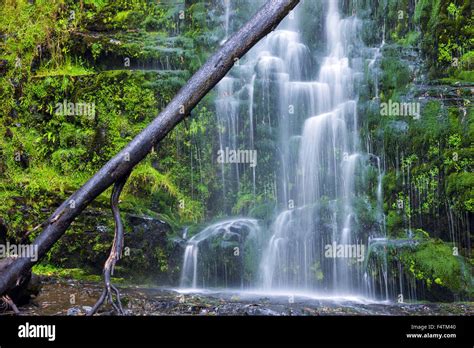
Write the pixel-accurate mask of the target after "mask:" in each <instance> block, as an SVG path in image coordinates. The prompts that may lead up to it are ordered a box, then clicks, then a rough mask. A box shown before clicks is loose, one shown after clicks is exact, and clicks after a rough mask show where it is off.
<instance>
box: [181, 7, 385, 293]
mask: <svg viewBox="0 0 474 348" xmlns="http://www.w3.org/2000/svg"><path fill="white" fill-rule="evenodd" d="M225 4H226V7H225V28H226V38H227V35H228V30H229V29H228V28H229V13H230V9H229V1H225ZM299 7H300V6H299ZM326 8H327V9H326V16H325V17H326V18H325V33H326V53H325V54H324V55H325V56H324V55H323V56H322V57H321V58H320V59H319V67H318V64H317V59H314V55H313V53H312V52H311V51H310V49H309V47H308V46H307V45H305V43H304V42H303V40H302V36H301V28H300V27H299V26H300V20H299V16H300V8H297V9H296V10H295V11H294V12H292V13H291V15H290V18H287V19H285V21H284V22H283V23H282V24H281V25H280V26H279V27H278V28H277V30H275V31H273V32H272V33H270V34H269V35H268V36H267V37H266V38H265V39H264V40H263V41H262V42H260V43H259V44H258V45H257V46H256V47H255V48H254V49H252V50H251V51H250V52H249V53H248V54H247V57H246V59H245V62H243V63H241V64H240V65H239V66H238V67H235V68H234V70H237V72H235V73H234V74H232V75H228V76H226V77H225V78H224V79H223V80H222V81H221V82H220V83H219V84H218V86H217V99H216V114H217V122H218V125H219V128H220V129H221V130H222V131H221V132H219V149H220V150H223V149H225V148H233V149H237V148H239V147H241V146H244V147H246V148H248V149H251V150H253V149H254V146H255V138H254V137H255V132H256V125H257V124H262V125H267V126H268V127H270V126H271V127H276V128H278V141H277V147H278V151H277V152H278V156H277V157H278V161H277V163H278V168H277V169H275V180H274V183H273V185H272V187H271V188H270V190H273V192H274V193H275V197H276V199H277V205H278V207H279V212H278V213H277V214H276V215H275V218H274V220H273V223H272V224H271V226H270V227H269V228H268V229H267V231H266V233H263V232H262V230H263V228H262V227H260V226H259V222H258V221H257V220H253V219H247V218H235V219H230V220H226V221H224V222H219V223H215V224H213V225H211V226H209V227H207V228H205V229H204V230H203V231H201V232H200V233H198V234H196V235H194V236H193V237H192V238H190V239H189V240H188V241H187V246H186V248H185V252H184V261H183V267H182V277H181V287H182V288H189V287H191V288H194V289H196V288H204V287H208V286H210V285H211V284H213V283H214V284H215V285H217V287H220V288H226V287H228V281H227V280H224V279H221V280H222V281H220V282H219V281H217V282H216V281H215V280H214V281H211V279H213V278H215V277H221V278H225V279H227V277H228V272H229V270H228V269H225V270H224V271H223V272H221V271H218V270H217V266H216V267H214V268H213V267H212V265H211V264H212V262H211V264H209V261H206V260H204V258H205V255H204V252H203V251H202V250H201V247H200V246H201V245H202V243H205V242H206V243H207V244H213V243H214V245H215V244H216V243H217V241H218V239H216V237H217V236H222V235H226V234H227V235H229V234H232V233H233V234H237V235H238V236H239V238H238V239H239V243H241V244H234V245H242V242H243V240H244V239H245V242H246V243H247V242H248V241H253V242H252V243H256V244H257V245H256V248H257V250H259V252H258V257H256V258H254V259H252V260H251V261H249V260H246V261H245V260H242V258H243V257H244V256H243V255H239V256H240V262H241V265H243V266H242V267H247V266H246V265H245V264H244V263H245V262H247V263H249V262H252V263H253V265H254V266H255V277H247V278H245V277H244V276H243V275H241V277H242V280H241V281H240V287H242V288H247V289H253V290H254V291H262V292H289V293H291V292H304V293H318V294H324V295H325V296H352V297H354V296H356V297H357V296H360V297H364V296H368V297H376V295H375V292H374V291H373V289H374V284H375V281H374V280H373V279H371V277H372V275H371V273H370V272H369V273H367V269H366V267H367V263H366V262H363V259H364V258H365V257H366V256H367V254H368V253H367V250H368V245H369V238H384V237H385V235H384V233H385V231H384V228H383V227H379V228H376V229H374V230H370V231H367V230H365V229H364V228H363V227H362V226H361V225H360V223H359V218H358V212H360V209H367V210H370V209H375V210H377V211H378V213H377V216H378V219H379V222H380V223H379V225H378V226H383V225H384V224H383V222H382V220H383V212H382V190H381V177H382V168H381V165H380V159H379V158H378V157H376V156H374V155H371V154H368V153H366V152H365V150H364V149H363V147H362V146H361V141H360V137H359V120H358V115H357V103H358V88H359V85H360V84H361V81H362V79H363V78H364V68H366V67H367V66H369V68H370V64H372V65H373V61H374V60H375V59H376V58H377V55H378V54H379V50H377V49H371V48H367V47H366V46H364V44H363V42H362V40H361V39H360V31H361V28H362V21H361V20H359V19H358V18H357V17H356V16H354V15H353V16H350V17H346V18H343V17H342V16H341V14H340V11H339V7H338V2H337V1H336V0H330V1H328V3H327V5H326ZM243 101H245V102H246V103H248V104H245V103H243ZM269 104H272V105H269ZM275 104H276V105H275ZM242 110H244V111H246V112H242ZM243 114H246V117H247V118H248V122H246V123H245V124H246V129H240V128H241V127H242V122H240V119H239V118H241V117H242V115H243ZM239 127H240V128H239ZM242 133H245V134H247V136H245V139H242V137H241V136H240V135H241V134H242ZM374 158H375V160H374ZM220 166H221V168H220V173H221V180H222V190H223V192H222V195H223V197H225V196H226V195H228V194H229V192H237V191H238V190H240V186H239V185H240V184H239V183H240V181H241V180H240V178H241V177H242V176H243V175H245V173H244V172H243V171H245V170H247V171H250V174H249V175H250V177H251V182H252V185H253V187H252V192H253V194H254V195H255V192H256V182H257V183H258V181H256V180H258V178H257V179H256V172H255V168H248V169H242V166H239V165H238V164H223V163H221V164H220ZM369 170H374V171H376V173H377V183H376V185H375V190H374V191H375V192H373V195H374V196H375V197H376V201H377V202H376V204H375V206H374V207H372V206H371V204H370V203H369V200H368V199H367V192H369V191H370V188H369V183H368V180H367V178H366V177H367V175H366V174H367V172H368V171H369ZM361 207H362V208H361ZM242 227H245V228H246V229H247V230H248V231H249V233H246V234H245V236H243V235H242V234H241V233H240V232H239V231H240V230H241V228H242ZM257 236H260V237H258V238H257ZM226 238H227V237H225V238H224V240H226ZM227 239H228V238H227ZM339 245H340V246H343V247H344V246H347V248H346V250H348V249H349V248H353V249H352V250H356V248H359V250H360V251H361V254H360V255H359V257H358V258H357V257H355V255H351V256H349V257H348V256H347V255H342V254H341V255H339V256H340V257H334V256H337V255H335V254H334V255H333V256H329V257H328V255H327V254H326V251H327V249H328V248H329V247H332V246H334V247H336V246H339ZM222 262H223V263H226V262H225V261H224V260H223V261H222ZM380 267H381V268H380V272H378V273H377V274H378V275H379V274H383V272H384V271H385V278H384V279H382V281H381V283H380V281H377V284H379V285H380V284H382V285H380V286H381V288H382V289H379V291H378V293H382V294H383V295H382V296H381V298H382V299H386V298H387V297H388V292H387V279H386V267H385V268H384V266H383V265H382V266H380ZM211 268H212V269H213V270H212V271H211ZM211 273H213V274H214V276H211ZM244 278H245V279H244ZM234 285H235V284H234ZM237 287H238V286H237Z"/></svg>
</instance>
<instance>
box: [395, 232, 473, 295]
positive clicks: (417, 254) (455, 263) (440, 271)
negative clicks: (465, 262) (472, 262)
mask: <svg viewBox="0 0 474 348" xmlns="http://www.w3.org/2000/svg"><path fill="white" fill-rule="evenodd" d="M400 258H401V260H402V262H403V263H404V264H405V266H406V267H407V268H408V269H409V271H410V273H411V274H412V275H413V276H414V277H415V278H416V279H418V280H422V281H424V282H425V283H426V285H427V286H428V287H429V286H431V284H433V283H435V284H438V285H441V286H444V287H446V288H448V289H450V290H451V291H453V292H455V293H460V292H463V291H469V287H470V279H469V275H468V274H465V273H464V272H463V270H462V267H461V262H462V261H460V260H459V257H457V256H454V255H453V249H452V247H450V246H449V245H448V244H446V243H444V242H442V241H440V240H430V241H427V242H423V243H421V244H420V245H419V246H418V247H417V248H416V249H415V251H414V252H409V251H404V252H403V253H402V256H401V257H400ZM470 291H472V289H471V290H470Z"/></svg>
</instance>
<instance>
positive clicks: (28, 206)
mask: <svg viewBox="0 0 474 348" xmlns="http://www.w3.org/2000/svg"><path fill="white" fill-rule="evenodd" d="M341 3H342V5H341V10H342V12H344V13H345V14H346V15H350V14H356V15H357V16H358V17H360V18H361V19H363V20H364V21H365V22H364V23H365V24H364V30H363V40H364V42H365V43H366V44H368V45H370V46H376V45H380V44H381V43H382V41H384V42H385V44H384V45H382V46H381V48H380V55H379V56H378V58H377V59H376V60H375V61H374V63H373V64H374V65H373V67H372V69H371V71H370V72H369V71H367V74H369V73H370V74H373V77H374V78H373V79H371V80H370V79H368V80H370V81H371V82H369V86H366V87H367V90H368V91H369V93H367V95H361V96H360V102H359V107H358V108H359V110H358V112H359V114H360V115H363V117H360V123H361V125H360V128H361V137H362V138H363V139H364V140H363V142H364V143H365V145H364V146H365V147H366V150H367V152H369V153H372V154H375V155H377V156H378V157H380V158H381V159H382V162H381V163H382V167H383V171H384V173H385V175H384V180H383V210H384V214H385V217H386V218H385V222H386V231H387V235H388V236H389V237H391V238H400V239H403V238H407V237H415V238H416V239H417V240H419V241H420V242H421V244H420V245H421V246H420V247H418V248H417V249H394V250H392V251H391V252H390V261H389V262H392V263H393V264H394V265H397V267H398V265H400V266H401V267H402V269H403V271H402V273H403V274H399V275H397V276H395V277H404V279H411V280H410V282H411V283H410V284H417V285H418V286H417V287H416V288H417V290H413V291H414V292H419V293H420V292H425V294H427V295H426V297H427V298H429V299H433V300H440V299H441V300H446V299H455V298H459V296H464V297H465V296H466V295H467V294H468V293H469V292H470V291H471V292H472V284H470V283H469V281H470V280H469V274H468V273H469V268H470V266H471V264H472V259H471V243H472V216H473V215H472V214H473V210H474V202H473V198H472V197H474V192H473V191H474V176H473V175H472V165H473V152H474V150H473V148H472V139H473V136H474V134H473V130H474V128H473V115H472V113H473V111H472V110H473V109H472V107H471V102H472V95H473V88H474V87H473V81H474V77H473V74H472V65H473V57H474V54H473V51H472V38H471V37H470V30H472V29H470V28H472V18H471V16H470V7H469V6H470V2H469V1H468V0H465V1H460V0H458V1H448V0H435V1H432V0H420V1H412V0H398V1H395V0H387V1H384V2H382V4H380V3H379V2H378V1H369V0H365V1H358V2H357V7H354V6H355V5H354V3H353V2H350V1H342V2H341ZM225 4H226V3H225V1H217V0H213V1H194V0H193V1H191V0H186V1H184V0H183V1H160V2H155V1H154V2H150V1H145V0H141V1H126V0H121V1H110V2H109V1H100V0H81V1H79V2H77V1H69V0H65V1H48V2H46V1H33V2H28V1H6V2H4V3H3V4H2V5H0V12H1V13H2V15H1V16H0V100H1V101H2V105H1V106H0V115H1V118H2V122H1V124H0V184H1V190H0V240H3V239H5V240H6V239H9V240H12V241H20V240H21V239H22V238H24V236H25V234H26V232H27V231H28V230H30V229H32V228H33V227H34V226H36V225H37V224H38V223H39V222H41V221H42V220H43V219H44V218H46V217H47V216H49V214H50V213H51V212H52V210H53V209H54V208H55V207H56V206H57V205H58V204H59V203H60V202H62V200H64V199H65V198H66V197H67V196H68V194H70V193H71V192H73V191H74V190H76V189H77V188H78V187H80V186H81V185H82V184H83V183H84V182H85V181H86V180H87V179H88V178H89V177H90V176H91V175H92V174H93V173H94V172H95V171H96V170H97V169H98V168H100V167H101V166H102V165H103V164H104V163H105V162H106V161H107V159H109V158H110V157H111V156H112V155H114V154H115V153H116V152H118V150H119V149H121V148H122V147H123V146H124V145H125V144H126V143H127V142H128V141H129V140H130V139H132V137H133V136H134V135H136V134H137V133H138V132H139V131H140V130H141V129H143V128H144V127H145V125H146V124H147V123H148V122H149V121H150V120H151V119H152V118H153V117H154V116H156V115H157V114H158V111H159V110H160V109H161V108H162V107H163V106H164V105H166V104H167V103H168V102H169V101H170V100H171V98H172V97H173V95H174V94H175V93H176V91H177V90H178V89H179V88H180V87H181V86H182V85H183V84H184V83H185V81H186V80H187V79H188V78H189V77H190V76H191V74H192V72H193V71H195V70H196V69H197V68H198V67H199V66H200V65H201V64H202V63H203V62H204V60H205V59H206V57H207V56H208V54H210V53H211V52H212V51H213V50H214V49H215V48H216V47H218V45H219V42H220V41H221V40H222V38H224V37H225V35H228V34H229V33H231V32H232V31H234V30H236V29H237V28H238V26H239V25H240V24H241V23H243V21H244V20H245V19H246V18H248V16H249V15H250V14H251V13H252V11H253V10H252V7H251V6H249V5H248V3H247V2H246V1H244V0H239V1H235V2H234V1H233V2H232V6H233V10H232V11H231V14H230V17H231V18H232V20H230V21H229V20H228V19H226V8H225ZM305 6H306V10H307V11H306V12H305V15H304V16H303V17H302V18H301V20H302V21H303V24H304V25H302V26H301V27H302V28H304V29H303V30H302V33H301V34H302V36H303V37H304V39H305V42H308V45H309V47H310V49H311V50H312V51H315V52H318V50H319V49H320V48H321V47H322V45H321V40H323V39H324V37H325V36H324V33H323V29H322V28H323V21H324V18H323V15H322V13H323V8H324V6H325V3H324V2H307V4H305ZM318 58H319V57H317V56H316V57H312V63H313V64H314V66H313V68H314V70H315V71H316V70H317V67H318V65H319V64H320V62H319V60H318ZM215 97H216V96H215V93H211V94H210V95H209V96H208V97H207V98H206V100H204V101H203V102H202V103H200V104H199V106H198V107H197V108H196V109H195V110H194V111H193V113H192V115H191V117H190V118H189V119H188V120H187V121H186V123H183V124H182V125H180V126H179V127H177V128H176V129H175V130H174V131H173V132H172V134H171V136H170V137H168V138H167V139H166V140H165V141H164V142H163V143H161V144H160V145H159V146H158V147H157V148H156V149H155V152H154V153H152V154H150V156H149V157H148V158H147V159H146V160H145V161H143V163H141V164H140V165H139V166H138V167H137V168H136V170H135V171H134V173H133V175H132V177H131V179H130V182H129V184H128V185H127V187H126V189H125V192H124V194H123V197H122V200H123V203H122V207H121V210H122V211H123V212H124V214H125V215H127V216H128V218H127V219H125V222H126V231H128V233H129V238H130V239H129V242H126V245H125V246H126V247H127V245H128V246H129V247H130V253H131V254H130V259H127V258H125V259H124V260H123V262H121V264H120V266H121V268H120V269H118V276H124V277H130V276H131V275H135V276H137V277H138V278H140V277H142V278H143V277H147V276H153V277H158V278H159V279H158V280H159V281H160V283H166V282H168V283H173V282H175V281H176V280H177V275H178V274H179V271H180V262H181V261H180V260H181V258H182V249H181V245H182V243H183V241H182V240H181V234H182V232H181V230H182V228H183V227H184V226H191V227H190V228H189V233H190V234H193V233H195V232H196V231H198V230H199V228H200V226H199V225H198V224H199V223H202V222H203V221H205V220H209V219H211V220H212V219H214V218H215V217H217V216H220V215H227V214H229V213H230V212H232V213H234V214H241V215H250V216H252V217H256V218H259V219H262V220H265V221H268V220H269V219H270V217H271V216H272V215H273V214H274V209H275V204H274V201H275V197H273V196H271V194H268V192H269V191H270V190H269V189H267V188H266V187H265V188H264V187H263V186H264V185H263V184H262V189H261V192H260V193H261V194H259V195H257V197H256V198H255V197H253V196H252V195H250V194H249V187H251V177H246V178H243V179H242V183H241V186H240V187H239V189H238V190H237V191H235V192H233V193H232V194H229V195H228V196H226V197H225V204H222V197H221V196H220V195H221V192H222V187H221V183H220V178H219V175H220V173H219V170H218V169H216V167H218V166H216V158H215V154H216V151H217V148H218V146H217V144H218V141H219V140H218V137H219V132H220V131H221V130H220V129H219V126H218V124H217V122H216V120H215V117H216V116H215V112H216V105H215ZM257 97H258V98H259V97H261V96H257ZM275 102H276V101H275ZM397 103H398V105H399V106H400V105H402V104H403V103H405V104H410V105H411V104H412V103H414V106H415V108H417V107H419V113H418V114H415V115H413V114H410V113H408V114H403V113H401V112H400V109H398V112H393V113H390V112H388V113H386V114H383V113H382V112H381V110H382V107H383V105H385V106H389V105H394V104H397ZM70 104H71V105H72V106H71V108H70V107H69V105H70ZM60 106H61V108H60ZM266 129H267V128H266ZM257 130H258V129H257ZM258 131H260V130H258ZM267 133H268V134H266V133H264V130H262V131H261V133H259V134H260V136H259V137H258V139H256V141H260V144H257V145H258V146H260V147H261V148H262V149H272V148H274V147H275V143H274V134H273V133H271V132H267ZM266 160H268V162H265V161H266ZM259 161H261V165H260V166H259V170H261V171H263V172H270V170H271V167H272V166H273V164H274V161H275V160H274V159H272V158H270V157H269V158H268V159H265V158H263V157H262V158H260V157H259ZM265 163H267V164H265ZM265 165H266V166H267V167H265ZM261 178H262V180H263V181H265V182H268V183H269V185H271V182H272V178H271V177H270V176H268V177H265V176H264V175H263V174H262V176H261ZM137 216H139V217H137ZM361 219H365V220H364V221H367V224H370V221H372V220H373V219H372V218H371V217H370V216H365V217H361ZM111 222H112V219H111V217H110V213H109V207H108V196H107V195H102V196H101V197H100V198H99V199H98V200H96V201H95V202H94V203H93V204H92V205H91V206H90V208H89V209H88V210H87V211H86V212H85V214H83V216H82V217H80V218H79V219H78V221H77V222H76V223H75V224H73V226H72V227H71V228H70V230H69V231H68V232H67V235H66V236H65V238H63V240H62V241H61V242H60V243H58V245H57V246H55V248H54V249H53V250H52V251H51V252H50V254H49V256H48V259H47V260H45V264H47V266H43V268H42V269H43V270H44V269H49V270H51V269H53V268H52V267H53V266H54V267H58V268H63V267H67V268H78V267H79V268H85V269H86V270H87V271H88V272H89V271H90V272H92V273H96V274H99V273H100V269H101V265H102V263H103V260H104V259H105V257H106V254H107V252H108V250H109V248H110V242H111V240H112V235H113V227H112V225H111ZM147 229H149V230H157V231H159V232H158V237H156V236H154V235H150V234H149V233H148V232H146V231H145V230H147ZM33 237H34V233H33V234H32V235H29V236H28V238H30V239H31V238H33ZM460 265H461V266H460ZM48 267H49V268H48ZM466 273H467V275H466ZM407 286H408V285H407Z"/></svg>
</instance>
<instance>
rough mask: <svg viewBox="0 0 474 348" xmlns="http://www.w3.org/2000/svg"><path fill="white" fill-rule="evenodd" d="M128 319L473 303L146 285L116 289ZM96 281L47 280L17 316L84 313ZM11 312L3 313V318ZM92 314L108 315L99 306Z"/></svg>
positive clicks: (445, 311)
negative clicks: (376, 300)
mask: <svg viewBox="0 0 474 348" xmlns="http://www.w3.org/2000/svg"><path fill="white" fill-rule="evenodd" d="M119 288H120V290H121V294H122V302H123V305H124V307H125V308H126V311H127V314H128V315H239V316H243V315H265V316H266V315H271V316H291V315H305V316H324V315H473V314H474V305H473V303H466V302H463V303H410V304H408V303H370V302H366V301H360V300H358V299H353V300H351V299H344V300H336V299H317V298H309V297H305V296H297V295H296V296H291V297H290V299H289V297H288V296H286V295H271V296H269V295H265V294H263V295H262V294H258V293H250V292H246V293H239V292H229V291H225V292H219V291H214V292H210V291H209V292H200V293H197V292H192V291H188V292H180V291H177V290H174V289H169V288H168V289H167V288H158V287H150V286H120V287H119ZM101 291H102V283H93V282H84V281H77V280H65V279H55V278H49V279H46V280H44V281H43V287H42V290H41V292H40V293H39V294H38V296H36V297H35V298H33V299H32V301H31V302H30V303H29V304H28V305H25V306H23V307H21V308H20V310H21V314H22V315H75V316H80V315H86V313H87V311H88V310H89V309H90V308H91V306H92V305H93V304H94V303H95V301H96V300H97V298H98V297H99V295H100V293H101ZM9 314H11V313H8V312H7V313H3V315H9ZM98 315H113V312H112V311H111V307H109V306H108V305H107V306H104V307H103V308H102V310H101V311H99V313H98Z"/></svg>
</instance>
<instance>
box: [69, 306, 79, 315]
mask: <svg viewBox="0 0 474 348" xmlns="http://www.w3.org/2000/svg"><path fill="white" fill-rule="evenodd" d="M80 314H82V312H81V309H80V308H79V307H72V308H69V309H68V310H67V315H70V316H76V315H80Z"/></svg>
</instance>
